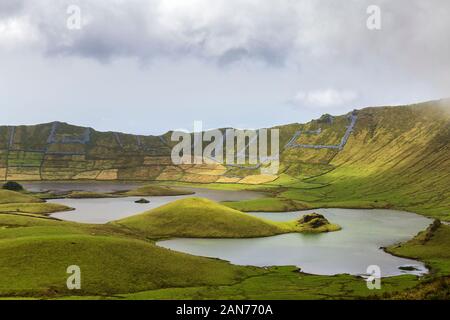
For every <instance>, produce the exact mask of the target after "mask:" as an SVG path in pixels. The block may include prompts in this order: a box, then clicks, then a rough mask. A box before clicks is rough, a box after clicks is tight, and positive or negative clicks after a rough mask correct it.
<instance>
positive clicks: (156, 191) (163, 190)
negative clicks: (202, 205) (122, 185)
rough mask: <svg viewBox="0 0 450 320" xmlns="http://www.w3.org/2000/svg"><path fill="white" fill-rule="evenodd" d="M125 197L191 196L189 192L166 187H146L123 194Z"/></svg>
mask: <svg viewBox="0 0 450 320" xmlns="http://www.w3.org/2000/svg"><path fill="white" fill-rule="evenodd" d="M123 194H124V195H126V196H136V197H149V196H181V195H190V194H193V192H191V191H187V190H182V189H176V188H171V187H166V186H158V185H153V184H152V185H146V186H143V187H139V188H137V189H135V190H130V191H127V192H124V193H123Z"/></svg>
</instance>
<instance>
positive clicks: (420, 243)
mask: <svg viewBox="0 0 450 320" xmlns="http://www.w3.org/2000/svg"><path fill="white" fill-rule="evenodd" d="M388 251H389V252H391V253H393V254H395V255H400V256H405V257H411V258H414V259H420V260H423V261H425V262H426V263H427V265H429V266H430V267H431V268H432V270H433V273H434V274H437V275H445V276H449V275H450V226H448V225H440V227H439V228H437V230H430V229H428V230H427V231H423V232H421V233H420V234H419V235H418V236H417V237H415V238H414V239H412V240H410V241H408V242H406V243H404V244H401V245H398V246H394V247H391V248H389V250H388Z"/></svg>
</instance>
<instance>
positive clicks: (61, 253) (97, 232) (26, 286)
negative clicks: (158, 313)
mask: <svg viewBox="0 0 450 320" xmlns="http://www.w3.org/2000/svg"><path fill="white" fill-rule="evenodd" d="M11 195H12V199H20V200H21V201H23V200H24V199H25V198H22V197H21V195H16V194H11ZM26 199H28V200H29V201H30V202H29V203H28V205H30V206H33V205H43V204H45V203H43V202H41V201H39V199H34V198H32V197H27V198H26ZM182 201H189V202H191V206H192V208H193V209H194V208H197V209H198V207H202V208H206V209H207V210H206V211H208V212H212V213H213V214H212V215H211V216H208V219H205V220H207V221H213V226H214V227H217V226H221V225H220V224H217V220H216V221H215V222H216V223H214V219H215V218H217V215H219V216H220V215H222V214H224V212H226V213H227V214H229V215H231V217H229V218H230V219H238V221H241V219H242V217H250V218H252V220H251V221H247V220H245V221H246V222H248V224H246V223H244V225H245V226H246V227H247V228H248V227H250V226H251V227H252V228H253V226H254V224H255V225H256V226H257V227H258V229H259V228H261V227H262V225H264V228H268V229H267V230H269V231H270V230H273V229H272V228H288V227H292V226H289V225H287V226H283V227H281V226H280V225H278V224H267V222H266V221H264V220H261V219H256V218H253V217H251V216H247V215H246V214H244V213H241V212H239V211H236V210H233V209H230V208H228V207H225V206H222V205H219V204H216V203H214V202H212V201H208V200H203V199H196V198H193V199H184V200H182ZM3 205H11V206H12V205H14V204H3ZM19 205H24V204H20V203H19ZM169 205H172V206H173V205H174V203H171V204H169ZM179 205H180V203H179V202H178V203H175V208H177V206H179ZM182 207H183V208H189V206H188V205H186V206H184V205H183V206H182ZM170 208H171V207H169V209H170ZM158 209H160V210H161V208H158ZM197 209H195V210H194V211H196V210H197ZM155 210H156V209H155ZM211 210H212V211H211ZM163 211H165V213H166V214H168V215H171V214H172V215H173V218H174V222H176V223H180V219H181V221H182V219H183V214H180V213H178V214H177V212H179V211H177V210H176V211H172V210H168V209H167V207H166V208H164V210H163ZM163 211H160V212H159V213H160V214H161V215H163V213H162V212H163ZM171 211H172V212H171ZM174 212H175V213H174ZM152 214H154V212H153V213H152V211H151V212H149V213H146V214H144V215H141V216H138V217H139V218H140V219H138V220H139V221H138V222H137V223H136V225H135V226H134V227H133V228H131V227H130V226H126V227H124V226H122V225H120V224H117V223H112V224H106V225H88V224H78V223H72V222H64V221H57V220H52V219H47V218H45V219H43V218H40V217H37V216H36V217H34V216H23V215H15V214H10V213H0V273H1V274H2V277H0V297H3V298H11V297H20V298H25V297H30V298H57V299H59V298H69V299H78V298H83V299H342V298H344V299H357V298H371V299H372V298H377V299H378V298H389V299H397V298H402V299H408V298H414V297H418V296H419V295H420V297H421V298H425V299H426V298H433V297H435V296H433V294H431V293H430V292H432V291H433V290H434V289H436V288H438V289H439V290H440V292H445V284H446V283H447V282H446V281H447V279H448V276H449V274H450V256H449V255H448V253H449V252H450V247H449V246H450V241H449V239H450V227H449V226H445V225H440V226H439V227H437V228H436V227H435V228H434V229H432V230H427V231H426V232H424V233H421V234H419V235H418V236H417V237H416V238H415V239H414V240H411V241H410V242H408V243H405V244H402V245H401V246H394V247H392V248H389V249H388V250H390V251H391V252H393V253H395V254H398V255H404V256H408V257H413V258H416V259H421V260H423V261H425V262H426V263H427V265H429V266H430V267H431V268H432V269H431V270H432V273H431V274H430V275H429V276H427V277H425V279H423V280H419V279H418V278H417V277H415V276H411V275H405V276H398V277H392V278H385V279H383V280H382V289H381V290H380V291H378V290H375V291H373V290H368V289H367V287H366V283H365V281H364V279H362V278H359V277H356V276H350V275H337V276H317V275H308V274H303V273H299V272H298V270H297V268H295V267H274V268H267V269H266V268H256V267H241V266H234V265H231V264H229V263H227V262H225V261H220V260H217V259H210V258H202V257H195V256H191V255H187V254H183V253H177V252H174V251H171V250H167V249H164V248H160V247H157V246H155V245H154V243H153V241H149V240H148V237H149V236H151V237H154V236H155V234H153V231H152V232H147V231H146V230H145V229H142V230H141V229H140V228H137V227H136V226H142V225H144V223H143V222H142V219H144V222H145V223H146V224H147V222H148V221H145V219H147V218H148V217H149V216H151V215H152ZM185 215H186V212H185ZM156 216H158V211H156ZM135 218H136V217H135ZM164 218H167V217H164ZM186 218H187V219H189V220H188V221H189V222H190V225H192V221H195V219H197V221H196V223H197V224H198V223H199V221H198V216H190V214H189V212H187V215H186ZM151 219H154V218H153V217H151ZM192 219H194V220H192ZM253 219H256V221H255V220H253ZM124 220H127V219H124ZM227 220H228V219H227ZM233 221H234V220H233ZM152 223H155V221H153V222H152ZM159 223H160V224H159V226H160V227H161V228H166V229H163V230H166V231H167V232H169V231H170V230H172V228H171V227H169V226H167V227H165V225H166V223H168V221H167V220H166V221H164V222H163V223H161V222H159ZM150 225H151V224H150ZM210 227H211V226H210ZM152 228H154V225H153V226H152V227H151V230H153V229H152ZM202 228H205V226H200V227H199V229H202ZM155 230H156V229H155ZM223 230H227V229H226V228H225V229H223ZM179 231H180V230H179ZM70 265H78V266H80V267H81V270H82V290H81V291H76V296H74V293H75V292H74V291H69V290H68V289H67V287H66V280H67V277H68V274H67V273H66V269H67V267H68V266H70ZM443 287H444V289H443ZM439 297H441V296H439Z"/></svg>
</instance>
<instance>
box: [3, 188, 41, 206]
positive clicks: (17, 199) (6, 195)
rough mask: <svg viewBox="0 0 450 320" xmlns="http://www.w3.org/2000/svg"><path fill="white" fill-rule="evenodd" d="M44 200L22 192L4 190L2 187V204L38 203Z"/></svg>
mask: <svg viewBox="0 0 450 320" xmlns="http://www.w3.org/2000/svg"><path fill="white" fill-rule="evenodd" d="M38 202H44V201H43V200H41V199H38V198H35V197H33V196H31V195H27V194H24V193H21V192H15V191H9V190H2V189H0V204H6V203H38Z"/></svg>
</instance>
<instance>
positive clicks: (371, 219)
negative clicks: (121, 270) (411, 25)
mask: <svg viewBox="0 0 450 320" xmlns="http://www.w3.org/2000/svg"><path fill="white" fill-rule="evenodd" d="M139 185H140V184H136V183H131V184H130V183H119V184H117V183H94V184H93V183H89V182H86V183H68V184H65V183H59V182H58V183H53V182H51V183H41V182H39V183H31V185H30V184H28V186H27V187H28V188H29V190H34V191H42V190H53V191H70V190H85V191H97V192H113V191H120V190H129V189H133V188H135V187H137V186H139ZM191 190H193V191H195V192H196V194H195V196H198V197H204V198H208V199H211V200H215V201H237V200H245V199H252V198H257V197H261V196H263V195H262V194H260V193H257V192H251V191H222V190H220V191H219V190H208V189H197V188H195V189H194V188H191ZM191 196H192V195H187V196H174V197H144V198H146V199H148V200H150V203H149V204H136V203H134V201H135V200H137V199H139V198H140V197H127V198H105V199H55V200H50V201H49V202H54V203H61V204H65V205H67V206H70V207H73V208H75V211H70V212H60V213H55V214H53V215H52V216H53V217H56V218H59V219H62V220H68V221H75V222H81V223H107V222H110V221H113V220H117V219H121V218H125V217H128V216H131V215H134V214H137V213H141V212H143V211H146V210H149V209H152V208H156V207H159V206H161V205H164V204H167V203H169V202H171V201H175V200H177V199H182V198H186V197H191ZM309 212H318V213H321V214H323V215H324V216H325V217H326V218H327V219H329V220H330V221H331V222H333V223H337V224H339V225H340V226H341V227H342V228H343V229H342V230H341V231H338V232H331V233H321V234H300V233H292V234H284V235H279V236H273V237H267V238H253V239H172V240H166V241H160V242H158V243H157V244H158V245H159V246H161V247H165V248H168V249H172V250H176V251H180V252H185V253H189V254H193V255H198V256H205V257H214V258H220V259H223V260H228V261H230V262H231V263H233V264H238V265H253V266H261V267H263V266H282V265H295V266H297V267H299V268H301V270H302V271H303V272H306V273H312V274H322V275H333V274H341V273H348V274H353V275H364V274H366V270H367V267H368V266H370V265H376V266H379V267H380V270H381V274H382V276H394V275H400V274H416V275H420V274H424V273H426V272H427V269H426V268H425V266H424V265H423V263H421V262H419V261H415V260H411V259H404V258H399V257H395V256H392V255H390V254H388V253H385V252H384V251H383V250H382V249H380V247H386V246H389V245H392V244H395V243H398V242H403V241H406V240H409V239H411V238H412V237H413V236H415V235H416V234H417V233H418V232H419V231H421V230H424V229H425V228H426V227H427V226H428V225H429V224H430V223H431V222H432V221H431V220H430V219H427V218H425V217H422V216H419V215H416V214H413V213H408V212H401V211H395V210H378V209H377V210H364V209H317V210H310V211H299V212H290V213H251V215H254V216H257V217H262V218H265V219H270V220H274V221H289V220H293V219H297V218H299V217H300V216H302V215H304V214H306V213H309ZM401 266H414V267H415V268H417V270H413V271H403V270H400V269H399V267H401Z"/></svg>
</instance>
